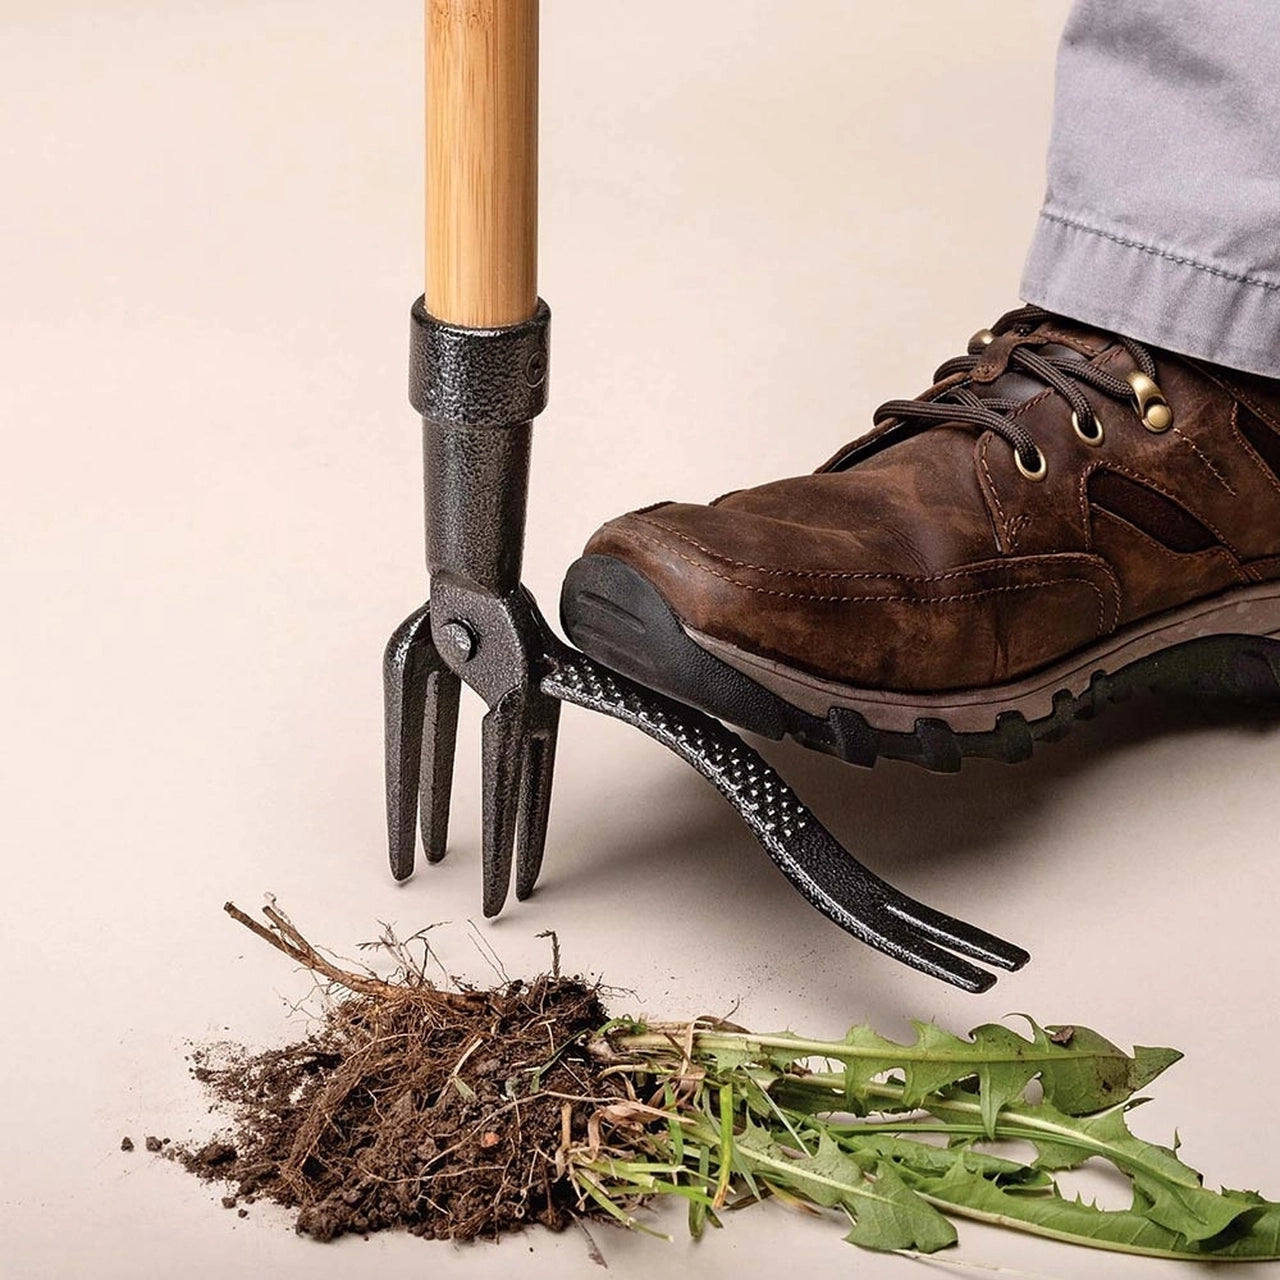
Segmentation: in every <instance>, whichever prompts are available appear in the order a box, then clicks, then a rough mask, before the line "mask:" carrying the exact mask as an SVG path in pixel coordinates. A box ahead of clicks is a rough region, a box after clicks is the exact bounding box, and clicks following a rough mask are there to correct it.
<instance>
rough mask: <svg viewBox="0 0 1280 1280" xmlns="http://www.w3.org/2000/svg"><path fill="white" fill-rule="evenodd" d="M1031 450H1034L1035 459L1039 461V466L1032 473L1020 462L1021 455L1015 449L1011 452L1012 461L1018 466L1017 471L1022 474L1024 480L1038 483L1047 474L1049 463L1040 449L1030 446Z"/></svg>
mask: <svg viewBox="0 0 1280 1280" xmlns="http://www.w3.org/2000/svg"><path fill="white" fill-rule="evenodd" d="M1032 448H1033V449H1035V450H1036V457H1037V458H1039V459H1040V465H1039V466H1038V467H1037V468H1036V469H1035V470H1034V471H1031V470H1029V469H1028V467H1027V464H1026V463H1025V462H1023V460H1022V454H1020V453H1019V452H1018V451H1017V449H1015V450H1014V451H1013V460H1014V462H1016V463H1017V464H1018V470H1019V471H1021V472H1022V475H1023V478H1024V479H1026V480H1036V481H1040V480H1043V479H1044V478H1045V476H1047V475H1048V474H1049V463H1048V460H1047V459H1046V458H1045V456H1044V453H1043V452H1042V451H1041V450H1040V449H1038V448H1036V446H1035V445H1032Z"/></svg>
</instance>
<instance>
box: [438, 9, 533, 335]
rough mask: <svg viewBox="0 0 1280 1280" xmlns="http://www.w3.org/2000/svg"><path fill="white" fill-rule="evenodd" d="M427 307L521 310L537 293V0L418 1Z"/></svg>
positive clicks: (519, 314) (457, 319)
mask: <svg viewBox="0 0 1280 1280" xmlns="http://www.w3.org/2000/svg"><path fill="white" fill-rule="evenodd" d="M426 31H427V227H426V233H427V281H426V291H425V292H426V305H427V310H428V311H429V312H430V313H431V314H432V315H433V316H436V317H437V318H438V319H440V320H445V321H448V322H449V323H450V324H458V325H468V326H473V327H478V326H496V325H507V324H515V323H518V322H519V321H521V320H527V319H528V318H529V317H530V316H531V315H532V314H533V312H534V307H535V305H536V303H537V296H538V0H426Z"/></svg>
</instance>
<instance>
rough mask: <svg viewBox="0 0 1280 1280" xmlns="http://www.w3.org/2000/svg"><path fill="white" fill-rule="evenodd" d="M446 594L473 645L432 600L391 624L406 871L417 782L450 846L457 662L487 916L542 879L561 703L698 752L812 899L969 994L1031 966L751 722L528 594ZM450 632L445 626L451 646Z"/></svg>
mask: <svg viewBox="0 0 1280 1280" xmlns="http://www.w3.org/2000/svg"><path fill="white" fill-rule="evenodd" d="M442 598H443V599H444V601H445V603H446V605H447V606H448V610H447V612H446V614H444V615H442V616H446V617H451V616H455V615H456V614H457V613H458V612H459V611H460V606H462V605H464V604H467V603H469V604H470V606H471V607H470V608H469V609H467V610H465V612H466V613H467V614H468V616H469V618H470V619H471V623H472V624H473V625H474V627H475V630H474V631H472V630H470V629H468V628H467V627H464V628H463V630H462V631H461V632H459V633H457V634H458V635H461V636H463V637H464V638H467V643H466V644H465V645H462V646H461V647H460V648H459V647H458V646H454V648H455V649H457V651H456V652H451V653H450V654H449V655H448V656H447V657H446V655H444V654H442V653H441V652H440V650H439V649H438V648H437V646H436V644H435V643H434V642H433V640H432V638H431V627H430V612H429V609H428V608H427V607H426V606H424V607H423V608H422V609H419V610H418V611H417V613H415V614H413V615H412V616H411V617H410V618H409V619H407V620H406V621H405V623H404V624H403V625H402V626H400V627H399V628H398V629H397V631H396V633H395V634H394V635H393V636H392V638H391V642H390V643H389V644H388V646H387V654H386V659H385V663H384V672H385V678H386V707H387V819H388V831H389V835H390V848H391V869H392V873H393V874H394V875H395V876H396V878H397V879H404V878H405V877H406V876H408V875H409V874H410V872H411V871H412V870H413V860H414V834H415V833H414V826H415V822H414V819H415V813H416V811H417V808H418V804H419V791H420V793H421V808H422V839H423V846H424V849H425V850H426V853H427V858H428V860H429V861H432V862H435V861H439V859H440V858H441V857H443V856H444V846H445V839H446V834H447V830H448V822H449V791H450V782H451V774H452V770H453V754H454V742H455V735H456V731H457V712H458V691H459V684H460V682H459V675H458V674H456V673H455V670H454V667H455V666H456V667H457V668H458V669H459V670H460V671H462V672H463V673H464V674H465V675H466V677H467V679H468V683H474V684H475V685H476V687H477V688H478V689H479V690H480V692H481V693H482V694H484V696H485V698H486V700H487V701H488V702H489V704H490V709H489V712H488V714H487V715H486V716H485V718H484V723H483V726H482V731H481V740H482V753H483V786H484V839H483V864H484V914H485V915H486V916H494V915H497V914H498V912H499V911H501V910H502V907H503V905H504V903H505V902H506V898H507V891H508V888H509V885H510V881H511V870H512V862H513V859H514V862H515V870H516V896H517V898H521V899H524V898H527V897H528V896H529V894H530V893H532V892H533V888H534V885H535V883H536V881H537V878H538V872H539V870H540V868H541V866H542V855H543V850H544V848H545V845H546V838H547V818H548V814H549V810H550V803H551V782H552V775H553V770H554V766H555V750H556V732H557V728H558V725H559V717H560V703H561V702H562V701H563V702H572V703H575V704H576V705H578V706H582V707H587V708H590V709H591V710H593V711H598V712H601V713H603V714H604V715H609V716H614V717H616V718H617V719H620V720H624V721H626V722H627V723H629V724H632V725H635V726H636V727H637V728H639V729H641V730H643V731H644V732H645V733H647V734H648V735H649V736H650V737H653V738H656V739H657V740H658V741H659V742H661V743H662V744H663V745H664V746H666V747H668V748H670V749H671V750H672V751H674V752H675V753H676V754H677V755H678V756H680V757H681V758H682V759H683V760H685V761H687V762H688V763H689V764H691V765H692V766H693V767H694V768H695V769H697V770H698V772H699V773H701V774H702V775H703V776H704V777H705V778H707V779H708V780H709V781H710V782H711V783H712V784H713V785H714V786H715V787H716V788H717V790H719V791H720V793H721V794H722V795H723V796H724V797H725V798H726V799H727V800H728V801H729V803H730V804H732V805H733V807H734V808H735V809H736V810H737V811H738V814H739V815H740V816H741V818H742V820H743V821H744V822H745V823H746V825H747V827H748V828H749V829H750V830H751V832H752V834H753V835H754V836H755V837H756V839H757V840H759V842H760V843H761V845H763V846H764V849H765V851H766V852H767V853H768V854H769V856H770V857H771V858H772V859H773V861H774V863H775V864H776V865H777V866H778V868H779V869H780V870H781V871H782V873H783V875H785V876H786V878H787V879H788V880H789V881H790V882H791V884H792V885H793V886H794V887H795V888H796V889H798V890H799V891H800V892H801V893H802V894H803V895H804V896H805V897H806V898H807V899H808V900H809V902H810V903H812V904H813V906H815V907H817V909H818V910H819V911H821V912H822V913H823V915H825V916H826V917H827V918H828V919H829V920H832V921H834V922H835V923H836V924H838V925H839V926H840V927H841V928H842V929H844V930H845V931H846V932H848V933H851V934H853V935H854V936H855V937H857V938H860V939H861V940H862V941H864V942H866V943H868V944H869V945H871V946H873V947H876V948H877V949H878V950H880V951H883V952H885V953H886V954H888V955H891V956H893V957H894V958H895V959H898V960H901V961H902V962H903V963H904V964H909V965H911V966H912V967H913V968H916V969H920V970H921V971H923V972H925V973H929V974H932V975H933V976H935V977H937V978H941V979H942V980H943V981H945V982H950V983H952V984H953V985H955V986H958V987H962V988H963V989H964V990H966V991H985V990H986V989H987V988H988V987H990V986H991V984H992V983H993V982H995V975H994V974H993V973H990V972H988V971H987V970H985V969H982V968H979V967H978V965H977V964H972V963H970V961H971V960H976V961H979V962H981V963H982V964H987V965H991V966H995V967H997V968H1002V969H1017V968H1020V967H1021V966H1022V965H1023V964H1025V963H1026V962H1027V960H1028V959H1029V958H1030V957H1029V956H1028V954H1027V952H1026V951H1024V950H1023V949H1022V948H1021V947H1017V946H1014V945H1013V944H1012V943H1009V942H1005V941H1003V940H1002V939H1000V938H997V937H995V936H993V935H992V934H990V933H987V932H986V931H985V930H983V929H978V928H975V927H974V926H973V925H969V924H965V923H963V922H962V921H959V920H954V919H952V918H951V917H950V916H947V915H944V914H943V913H942V912H940V911H936V910H934V909H933V908H932V907H927V906H925V905H923V904H922V903H919V902H916V901H915V900H914V899H912V898H909V897H907V896H906V895H905V894H903V893H900V892H899V891H898V890H897V889H895V888H893V886H892V885H889V884H887V883H886V882H885V881H883V880H881V879H880V877H879V876H877V875H875V874H874V873H873V872H871V871H869V870H868V869H867V868H866V867H864V866H863V865H862V864H861V863H860V862H859V861H858V860H857V859H856V858H854V857H853V855H852V854H850V853H849V852H848V850H846V849H845V848H844V847H843V846H842V845H841V844H840V843H839V842H838V841H837V840H836V839H835V837H834V836H832V835H831V833H830V832H829V831H827V829H826V828H825V827H824V826H823V825H822V823H820V822H819V821H818V819H817V818H816V817H814V815H813V814H812V813H811V812H810V811H809V809H808V808H806V806H805V805H804V804H803V803H802V802H801V800H800V799H799V797H798V796H796V794H795V793H794V792H793V791H792V790H791V788H790V787H788V786H787V784H786V783H785V782H784V781H783V780H782V778H780V777H779V776H778V774H777V772H776V771H775V770H774V769H773V768H772V767H771V766H770V765H769V764H768V763H767V762H766V761H765V760H764V759H763V758H762V757H761V756H760V755H759V754H758V753H757V752H756V751H754V750H752V748H751V747H749V746H748V745H747V744H746V743H745V742H743V741H742V739H741V738H739V737H738V736H737V734H735V733H733V732H732V730H730V729H728V728H726V727H725V726H724V725H722V724H721V723H720V722H719V721H717V720H713V719H711V717H709V716H706V715H704V714H703V713H702V712H700V711H696V710H694V709H693V708H690V707H687V706H684V705H683V704H682V703H679V702H676V701H674V700H673V699H671V698H667V697H664V696H663V695H661V694H658V693H654V692H652V691H651V690H648V689H645V688H642V687H641V686H640V685H638V684H636V683H634V682H633V681H631V680H628V679H626V678H625V677H623V676H620V675H618V674H617V673H615V672H613V671H610V670H608V669H607V668H605V667H602V666H600V665H599V664H598V663H595V662H593V661H591V659H589V658H587V657H586V656H585V655H583V654H581V653H579V652H577V650H574V649H570V648H568V647H567V646H565V645H563V644H561V643H560V642H559V641H558V640H556V639H555V638H554V637H553V636H552V635H551V633H550V631H549V630H548V629H547V628H546V625H545V623H543V622H542V619H541V617H540V616H539V615H538V613H537V609H536V606H535V605H534V604H533V601H532V599H531V598H529V597H528V596H527V595H525V594H524V593H519V594H517V595H515V596H512V597H510V598H503V599H499V598H496V597H488V598H487V599H481V598H478V597H477V598H475V599H471V600H468V597H467V596H466V595H465V594H462V593H459V591H458V589H457V587H456V585H450V584H445V587H444V592H443V595H442ZM477 620H479V621H477ZM486 624H487V625H486ZM456 625H457V624H455V623H449V624H447V627H454V626H456ZM448 635H449V633H448V630H447V628H446V630H445V632H444V639H442V643H447V640H448ZM424 738H425V742H424ZM966 957H967V958H966Z"/></svg>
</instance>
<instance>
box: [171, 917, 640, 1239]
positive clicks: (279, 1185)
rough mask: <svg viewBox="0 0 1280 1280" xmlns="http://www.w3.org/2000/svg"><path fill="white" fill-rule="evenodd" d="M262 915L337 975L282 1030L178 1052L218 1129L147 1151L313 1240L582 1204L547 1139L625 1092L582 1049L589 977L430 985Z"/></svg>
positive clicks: (562, 1136) (593, 1016) (573, 1213)
mask: <svg viewBox="0 0 1280 1280" xmlns="http://www.w3.org/2000/svg"><path fill="white" fill-rule="evenodd" d="M228 909H229V910H231V911H232V914H233V915H235V916H236V918H237V919H241V922H242V923H245V922H246V921H248V917H244V918H243V919H242V918H241V913H238V912H236V911H234V910H233V909H232V908H230V907H229V908H228ZM266 914H267V915H268V919H269V920H271V921H272V928H271V929H265V928H263V927H262V926H261V925H258V924H257V922H256V921H248V924H249V927H251V928H253V929H254V931H255V932H258V933H260V935H262V936H264V937H266V938H267V940H268V941H271V942H272V945H274V946H276V947H277V948H278V949H280V950H284V951H286V953H287V954H290V955H293V956H294V958H295V959H301V960H302V961H303V962H304V963H306V964H308V965H309V967H312V968H314V969H316V971H317V972H318V973H320V974H321V976H323V977H325V978H327V979H328V980H329V981H330V983H331V984H332V987H333V988H334V989H340V990H337V995H336V998H334V999H332V1000H330V1001H329V1002H328V1004H327V1007H326V1012H325V1014H324V1016H323V1019H322V1021H321V1022H320V1024H319V1025H318V1027H317V1028H316V1030H315V1031H314V1032H313V1033H312V1034H311V1035H310V1036H309V1037H308V1038H307V1039H306V1040H303V1041H301V1042H300V1043H296V1044H291V1045H286V1046H284V1047H283V1048H274V1049H266V1050H262V1051H257V1052H252V1051H249V1050H245V1049H239V1048H236V1047H234V1046H227V1045H221V1046H214V1047H210V1048H207V1049H198V1050H196V1051H195V1052H194V1053H193V1055H192V1074H193V1075H194V1076H195V1078H196V1079H197V1080H199V1081H200V1082H201V1084H202V1085H203V1086H204V1088H205V1089H206V1091H207V1092H208V1093H209V1095H210V1096H211V1099H212V1102H213V1110H215V1111H216V1112H219V1113H221V1114H222V1115H224V1116H226V1117H227V1119H228V1122H229V1127H228V1129H227V1131H226V1132H225V1133H222V1134H219V1135H218V1136H217V1137H216V1138H214V1139H213V1140H211V1141H208V1142H204V1143H187V1144H183V1143H174V1144H173V1145H172V1146H171V1147H167V1148H166V1149H165V1155H167V1156H170V1158H172V1159H174V1160H176V1161H178V1162H179V1163H180V1164H181V1165H182V1166H183V1167H184V1168H186V1169H187V1170H189V1171H190V1172H191V1173H194V1174H196V1175H197V1176H199V1177H201V1178H204V1179H206V1180H209V1181H218V1182H222V1183H225V1184H227V1186H228V1189H229V1192H230V1194H228V1195H227V1196H226V1198H225V1199H224V1200H223V1204H224V1205H225V1206H226V1207H227V1208H235V1207H237V1206H239V1205H240V1204H241V1203H244V1204H252V1203H254V1201H255V1200H270V1201H274V1202H275V1203H277V1204H281V1205H285V1206H287V1207H288V1208H290V1209H292V1210H295V1211H296V1217H295V1226H296V1229H297V1230H298V1231H299V1232H301V1233H304V1234H306V1235H309V1236H313V1237H315V1238H316V1239H319V1240H332V1239H334V1238H335V1237H337V1236H340V1235H343V1234H345V1233H351V1232H354V1233H360V1234H365V1233H369V1232H373V1231H381V1230H385V1229H388V1228H400V1229H404V1230H407V1231H410V1232H412V1233H413V1234H414V1235H418V1236H423V1237H429V1238H436V1239H450V1240H469V1239H473V1238H475V1237H478V1236H484V1237H494V1236H496V1235H497V1234H498V1233H500V1232H502V1231H506V1230H511V1229H516V1228H519V1227H521V1226H523V1225H525V1224H527V1223H530V1222H538V1223H541V1224H543V1225H544V1226H548V1227H551V1228H553V1229H557V1230H559V1229H562V1228H564V1227H565V1226H567V1225H569V1224H570V1223H571V1222H572V1221H573V1220H574V1219H575V1218H580V1217H584V1216H591V1211H590V1209H589V1208H588V1207H586V1206H583V1205H582V1204H581V1203H580V1201H579V1196H578V1195H577V1193H576V1192H575V1190H574V1188H573V1186H572V1184H571V1182H570V1180H569V1179H568V1178H567V1177H565V1176H564V1173H565V1169H564V1165H563V1159H562V1156H561V1154H560V1153H563V1152H564V1151H565V1150H566V1149H568V1148H569V1147H570V1146H571V1145H573V1144H577V1143H581V1142H583V1141H584V1140H585V1139H586V1137H587V1123H588V1120H589V1119H590V1118H591V1117H592V1116H593V1114H595V1113H596V1112H597V1111H598V1110H599V1109H600V1108H601V1107H603V1106H606V1105H608V1104H609V1103H610V1102H612V1101H615V1100H617V1099H619V1098H620V1097H624V1096H625V1088H624V1086H623V1085H622V1084H621V1083H619V1081H618V1079H617V1077H616V1076H614V1077H610V1076H605V1075H602V1068H601V1066H600V1065H599V1064H598V1063H597V1062H595V1061H594V1060H593V1059H592V1058H591V1057H590V1056H589V1055H588V1053H587V1052H586V1049H585V1047H584V1043H585V1041H586V1039H587V1038H588V1037H589V1036H590V1034H591V1033H592V1032H594V1031H596V1030H597V1029H598V1028H599V1027H600V1026H601V1025H602V1024H603V1023H604V1022H605V1020H606V1018H607V1014H606V1012H605V1010H604V1008H603V1006H602V1004H601V1000H600V993H599V990H598V988H597V987H596V986H594V985H591V984H589V983H586V982H584V981H582V980H580V979H576V978H566V977H559V976H547V975H544V976H542V977H539V978H536V979H534V980H532V981H529V982H525V981H514V982H509V983H506V984H504V985H502V986H500V987H497V988H494V989H492V990H471V989H465V988H464V989H461V990H447V989H442V988H440V987H437V986H435V985H433V984H431V983H430V982H428V981H427V980H426V978H425V976H424V975H423V973H422V971H421V969H420V968H419V969H408V970H403V971H401V972H400V973H399V974H398V976H397V979H396V980H394V981H390V982H387V981H383V980H381V979H379V978H376V977H374V976H372V975H366V974H360V973H344V972H343V971H341V970H338V969H336V968H335V967H334V965H333V964H332V963H331V962H329V961H328V960H327V959H325V958H322V957H319V956H318V955H317V954H316V953H314V951H312V950H311V949H310V946H309V944H307V943H306V942H305V940H303V939H302V938H301V937H300V935H298V934H297V932H296V930H294V929H293V927H292V925H291V924H289V922H288V920H287V917H284V916H283V915H282V914H280V913H278V912H274V911H273V910H272V909H271V908H268V911H267V913H266ZM313 961H319V963H318V964H317V963H313ZM335 975H341V976H335ZM148 1145H150V1144H149V1143H148ZM241 1216H243V1214H242V1215H241Z"/></svg>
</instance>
